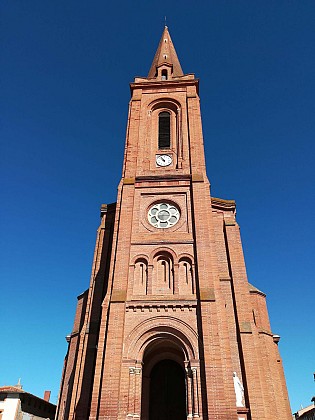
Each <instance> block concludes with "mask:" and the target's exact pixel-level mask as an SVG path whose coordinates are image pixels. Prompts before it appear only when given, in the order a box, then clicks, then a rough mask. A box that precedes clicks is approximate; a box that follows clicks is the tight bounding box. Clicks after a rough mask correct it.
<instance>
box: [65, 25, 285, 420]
mask: <svg viewBox="0 0 315 420" xmlns="http://www.w3.org/2000/svg"><path fill="white" fill-rule="evenodd" d="M130 86H131V100H130V105H129V116H128V126H127V135H126V146H125V154H124V163H123V172H122V179H121V181H120V184H119V187H118V195H117V202H116V203H115V204H110V205H103V206H102V209H101V225H100V227H99V230H98V236H97V241H96V248H95V256H94V262H93V269H92V275H91V282H90V287H89V289H88V290H87V291H86V292H84V293H83V294H82V295H80V296H79V297H78V306H77V312H76V317H75V322H74V328H73V331H72V333H71V335H70V336H68V342H69V347H68V353H67V355H66V358H65V365H64V370H63V376H62V381H61V390H60V397H59V402H58V410H57V419H58V420H61V419H76V420H78V419H82V420H83V419H84V420H86V419H90V420H96V419H98V420H105V419H106V420H107V419H112V420H114V419H130V420H131V419H141V420H159V419H163V420H164V419H169V420H171V419H172V420H187V419H190V418H199V419H204V420H212V419H218V420H241V419H251V420H267V419H268V420H269V419H281V420H290V419H291V413H290V406H289V402H288V396H287V390H286V384H285V379H284V374H283V370H282V363H281V359H280V356H279V352H278V347H277V344H278V341H279V340H278V337H279V336H275V335H273V333H272V332H271V329H270V324H269V319H268V312H267V308H266V303H265V295H264V293H262V292H261V291H259V290H258V289H257V288H255V287H254V286H252V285H251V284H250V283H248V280H247V276H246V269H245V263H244V257H243V251H242V245H241V239H240V233H239V227H238V225H237V222H236V219H235V202H234V201H232V200H222V199H219V198H213V197H211V195H210V185H209V181H208V178H207V174H206V166H205V157H204V146H203V135H202V124H201V115H200V104H199V82H198V79H196V78H195V76H194V75H193V74H184V73H183V71H182V68H181V65H180V62H179V60H178V57H177V54H176V51H175V48H174V45H173V42H172V39H171V37H170V34H169V31H168V28H167V27H165V28H164V31H163V34H162V38H161V40H160V43H159V46H158V49H157V52H156V54H155V57H154V59H153V63H152V66H151V68H150V71H149V74H148V77H136V78H135V80H134V82H133V83H131V85H130Z"/></svg>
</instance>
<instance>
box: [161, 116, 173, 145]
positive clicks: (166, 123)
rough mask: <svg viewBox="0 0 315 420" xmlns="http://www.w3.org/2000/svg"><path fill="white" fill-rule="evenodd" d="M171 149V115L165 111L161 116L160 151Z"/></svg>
mask: <svg viewBox="0 0 315 420" xmlns="http://www.w3.org/2000/svg"><path fill="white" fill-rule="evenodd" d="M170 147H171V115H170V113H169V112H166V111H163V112H161V113H160V114H159V149H169V148H170Z"/></svg>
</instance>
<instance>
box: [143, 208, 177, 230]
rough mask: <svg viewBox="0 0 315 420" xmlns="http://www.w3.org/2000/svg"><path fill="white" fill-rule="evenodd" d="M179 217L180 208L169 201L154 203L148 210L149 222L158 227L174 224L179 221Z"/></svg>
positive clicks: (167, 226)
mask: <svg viewBox="0 0 315 420" xmlns="http://www.w3.org/2000/svg"><path fill="white" fill-rule="evenodd" d="M179 217H180V213H179V210H178V208H177V207H175V206H174V205H173V204H168V203H158V204H154V205H153V206H152V207H150V209H149V212H148V220H149V223H150V224H151V225H152V226H154V227H156V228H169V227H171V226H174V225H175V224H176V223H177V222H178V220H179Z"/></svg>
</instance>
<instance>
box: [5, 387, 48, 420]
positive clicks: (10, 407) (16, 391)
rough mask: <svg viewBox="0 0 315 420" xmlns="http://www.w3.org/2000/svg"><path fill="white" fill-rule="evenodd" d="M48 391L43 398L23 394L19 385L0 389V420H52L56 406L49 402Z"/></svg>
mask: <svg viewBox="0 0 315 420" xmlns="http://www.w3.org/2000/svg"><path fill="white" fill-rule="evenodd" d="M49 399H50V391H45V395H44V398H43V399H42V398H39V397H36V396H35V395H33V394H30V393H29V392H25V391H24V390H23V389H22V387H21V386H20V385H16V386H2V387H0V420H42V419H45V420H48V419H50V420H53V419H54V418H55V413H56V406H55V405H54V404H51V403H50V402H49Z"/></svg>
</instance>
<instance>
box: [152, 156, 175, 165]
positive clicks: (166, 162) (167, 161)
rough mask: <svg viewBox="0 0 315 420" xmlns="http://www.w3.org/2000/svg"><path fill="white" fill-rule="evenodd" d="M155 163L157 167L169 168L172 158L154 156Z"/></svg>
mask: <svg viewBox="0 0 315 420" xmlns="http://www.w3.org/2000/svg"><path fill="white" fill-rule="evenodd" d="M155 161H156V164H157V165H158V166H169V165H170V164H171V163H172V158H171V156H170V155H156V158H155Z"/></svg>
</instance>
